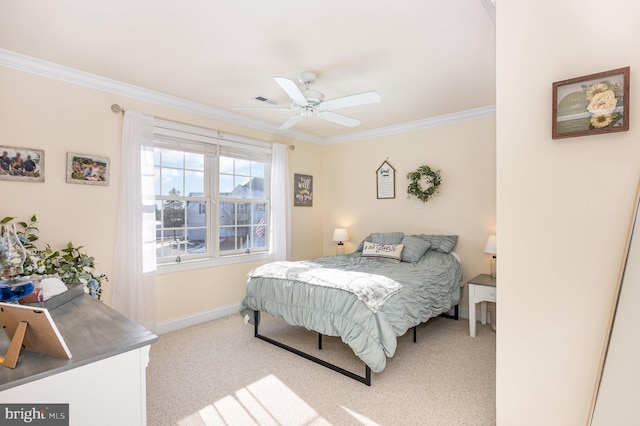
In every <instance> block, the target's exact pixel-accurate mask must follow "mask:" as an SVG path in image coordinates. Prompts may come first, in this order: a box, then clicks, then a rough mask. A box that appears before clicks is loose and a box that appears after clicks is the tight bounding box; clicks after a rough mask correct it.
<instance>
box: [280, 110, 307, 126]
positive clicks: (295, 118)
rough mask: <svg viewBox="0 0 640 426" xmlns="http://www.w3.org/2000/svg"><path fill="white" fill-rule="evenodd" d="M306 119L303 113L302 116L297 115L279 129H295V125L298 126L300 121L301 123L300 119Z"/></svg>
mask: <svg viewBox="0 0 640 426" xmlns="http://www.w3.org/2000/svg"><path fill="white" fill-rule="evenodd" d="M302 117H304V114H303V113H300V114H296V115H294V116H293V117H291V118H290V119H288V120H287V121H285V122H284V124H283V125H282V126H280V127H279V129H288V128H290V127H293V126H294V124H296V123H297V122H298V121H300V119H301V118H302Z"/></svg>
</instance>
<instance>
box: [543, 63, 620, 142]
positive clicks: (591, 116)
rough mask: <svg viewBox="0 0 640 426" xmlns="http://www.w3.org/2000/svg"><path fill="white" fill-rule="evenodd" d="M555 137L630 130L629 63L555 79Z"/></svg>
mask: <svg viewBox="0 0 640 426" xmlns="http://www.w3.org/2000/svg"><path fill="white" fill-rule="evenodd" d="M552 111H553V112H552V131H551V136H552V138H553V139H560V138H570V137H575V136H588V135H597V134H602V133H611V132H623V131H627V130H629V67H625V68H618V69H615V70H611V71H605V72H601V73H597V74H590V75H585V76H583V77H577V78H571V79H569V80H563V81H557V82H555V83H553V109H552Z"/></svg>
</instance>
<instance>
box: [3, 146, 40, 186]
mask: <svg viewBox="0 0 640 426" xmlns="http://www.w3.org/2000/svg"><path fill="white" fill-rule="evenodd" d="M0 153H2V156H0V180H14V181H20V182H44V151H43V150H40V149H32V148H19V147H15V146H4V145H0Z"/></svg>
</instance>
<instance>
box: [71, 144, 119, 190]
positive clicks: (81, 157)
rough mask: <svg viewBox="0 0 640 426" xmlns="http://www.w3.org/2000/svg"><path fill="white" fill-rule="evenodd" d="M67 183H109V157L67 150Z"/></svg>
mask: <svg viewBox="0 0 640 426" xmlns="http://www.w3.org/2000/svg"><path fill="white" fill-rule="evenodd" d="M67 183H79V184H84V185H103V186H106V185H109V158H107V157H99V156H96V155H89V154H76V153H73V152H68V153H67Z"/></svg>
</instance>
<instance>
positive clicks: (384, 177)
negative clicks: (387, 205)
mask: <svg viewBox="0 0 640 426" xmlns="http://www.w3.org/2000/svg"><path fill="white" fill-rule="evenodd" d="M376 190H377V193H378V199H384V198H396V169H394V168H393V166H392V165H391V164H389V163H388V162H387V161H386V160H385V161H383V162H382V164H381V165H380V167H378V170H376Z"/></svg>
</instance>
